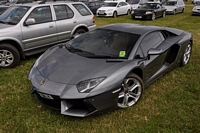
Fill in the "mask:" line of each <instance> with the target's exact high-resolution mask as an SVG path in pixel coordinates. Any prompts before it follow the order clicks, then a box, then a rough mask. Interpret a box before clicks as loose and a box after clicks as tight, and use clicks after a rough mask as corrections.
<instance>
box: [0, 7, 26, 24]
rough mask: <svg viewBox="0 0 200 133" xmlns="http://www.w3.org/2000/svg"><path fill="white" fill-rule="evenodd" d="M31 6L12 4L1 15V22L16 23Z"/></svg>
mask: <svg viewBox="0 0 200 133" xmlns="http://www.w3.org/2000/svg"><path fill="white" fill-rule="evenodd" d="M28 10H29V7H25V6H11V7H9V8H8V9H7V10H6V11H5V12H4V13H2V14H1V15H0V22H1V23H4V24H12V25H16V24H18V23H19V21H20V20H21V19H22V18H23V16H24V15H25V14H26V12H27V11H28Z"/></svg>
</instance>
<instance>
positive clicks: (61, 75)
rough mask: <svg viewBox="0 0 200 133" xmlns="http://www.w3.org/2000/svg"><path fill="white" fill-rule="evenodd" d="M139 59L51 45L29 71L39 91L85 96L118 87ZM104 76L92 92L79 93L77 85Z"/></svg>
mask: <svg viewBox="0 0 200 133" xmlns="http://www.w3.org/2000/svg"><path fill="white" fill-rule="evenodd" d="M135 63H136V62H133V61H129V60H124V61H119V60H114V59H113V60H111V59H110V60H109V61H108V60H107V59H94V58H86V57H82V56H79V55H76V54H74V53H71V52H69V51H68V50H67V49H66V48H58V47H56V48H53V49H52V48H51V49H49V50H47V51H46V52H45V53H44V54H43V55H42V56H40V58H39V59H38V60H37V61H36V63H35V64H34V66H33V67H32V69H31V70H30V72H29V80H31V82H32V84H33V86H34V87H36V88H37V91H39V92H43V93H47V94H52V95H57V96H60V97H61V98H84V97H89V96H94V95H98V94H100V93H103V92H106V91H108V90H110V89H119V88H118V87H119V86H120V85H121V83H122V81H123V79H124V78H125V76H126V75H127V74H128V73H129V72H130V71H131V69H132V68H133V66H134V65H135ZM98 77H104V78H105V79H104V81H102V83H101V84H100V85H98V86H97V87H95V88H94V89H93V90H92V91H91V92H90V93H79V92H78V90H77V88H76V85H77V84H78V83H79V82H80V81H84V80H87V79H92V78H98Z"/></svg>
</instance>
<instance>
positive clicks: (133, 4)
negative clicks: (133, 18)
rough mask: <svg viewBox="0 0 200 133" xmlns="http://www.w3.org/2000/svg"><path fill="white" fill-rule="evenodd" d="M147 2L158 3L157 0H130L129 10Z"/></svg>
mask: <svg viewBox="0 0 200 133" xmlns="http://www.w3.org/2000/svg"><path fill="white" fill-rule="evenodd" d="M148 2H155V3H160V1H159V0H130V1H129V2H128V3H129V4H130V5H131V10H135V9H137V8H139V7H140V6H141V5H143V4H144V3H148Z"/></svg>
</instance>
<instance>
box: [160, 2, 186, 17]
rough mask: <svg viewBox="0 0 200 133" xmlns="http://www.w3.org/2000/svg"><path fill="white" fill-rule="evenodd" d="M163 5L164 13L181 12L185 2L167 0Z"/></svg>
mask: <svg viewBox="0 0 200 133" xmlns="http://www.w3.org/2000/svg"><path fill="white" fill-rule="evenodd" d="M163 6H164V7H165V8H166V9H167V10H166V14H176V13H183V12H184V10H185V3H184V1H183V0H168V1H167V2H165V3H164V4H163Z"/></svg>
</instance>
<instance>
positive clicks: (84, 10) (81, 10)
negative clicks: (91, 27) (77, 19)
mask: <svg viewBox="0 0 200 133" xmlns="http://www.w3.org/2000/svg"><path fill="white" fill-rule="evenodd" d="M73 6H74V7H75V8H76V10H77V11H78V12H79V13H80V14H81V15H82V16H88V15H91V13H90V11H89V10H88V9H87V8H86V7H85V6H84V5H82V4H73Z"/></svg>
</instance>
